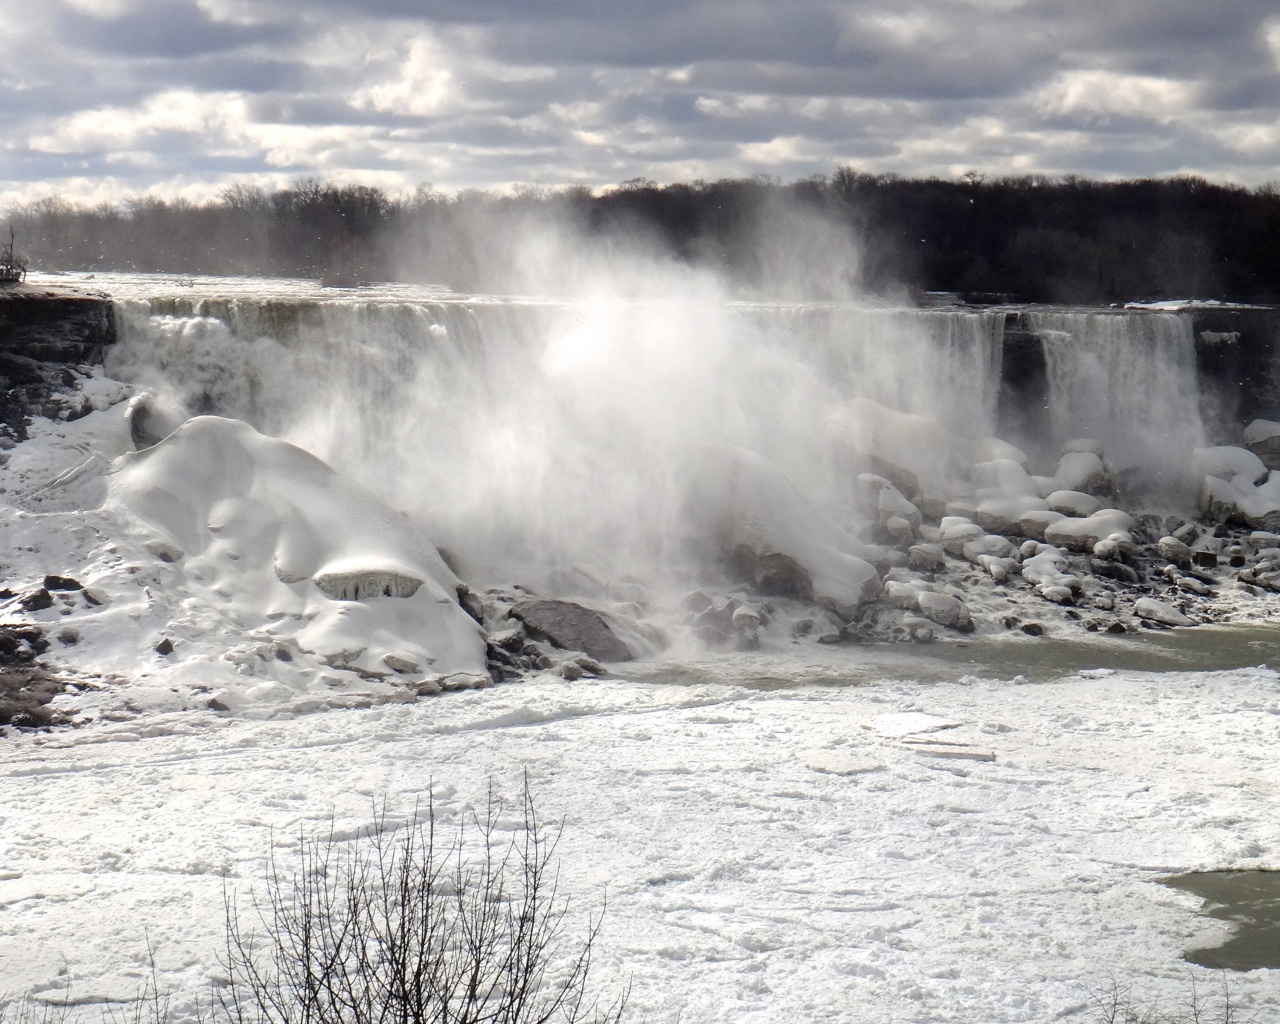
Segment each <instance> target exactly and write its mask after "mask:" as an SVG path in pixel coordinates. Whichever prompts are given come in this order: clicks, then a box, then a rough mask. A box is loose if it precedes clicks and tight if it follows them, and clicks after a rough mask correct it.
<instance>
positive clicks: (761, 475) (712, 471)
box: [686, 447, 880, 620]
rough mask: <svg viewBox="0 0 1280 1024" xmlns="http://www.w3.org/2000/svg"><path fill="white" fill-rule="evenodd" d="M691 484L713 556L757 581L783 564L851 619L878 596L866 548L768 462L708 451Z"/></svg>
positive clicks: (739, 451) (732, 451)
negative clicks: (734, 566) (763, 573)
mask: <svg viewBox="0 0 1280 1024" xmlns="http://www.w3.org/2000/svg"><path fill="white" fill-rule="evenodd" d="M697 463H698V464H697V466H696V467H695V469H694V475H693V477H692V479H691V480H690V481H689V485H688V488H687V491H686V493H687V494H688V499H689V507H688V515H689V518H690V525H691V527H692V529H693V532H694V536H695V539H696V540H700V541H701V542H703V543H708V544H710V546H711V549H712V552H713V557H719V558H721V559H729V560H731V561H733V562H734V563H735V564H737V565H738V566H739V567H740V568H742V569H743V570H744V571H746V572H748V573H750V574H751V575H753V576H755V577H757V580H756V582H758V581H759V580H758V576H759V574H760V573H761V572H767V571H769V570H770V569H771V568H777V567H779V566H783V567H785V568H786V570H787V571H788V572H789V573H790V574H791V575H792V576H793V577H795V580H796V583H797V585H803V584H804V583H805V582H807V583H808V586H809V588H810V589H811V591H812V598H813V600H815V601H817V602H818V603H820V604H822V605H824V606H825V607H827V608H829V609H831V610H832V611H834V612H835V613H836V614H837V615H839V616H841V617H842V618H845V619H846V620H847V619H851V618H853V616H854V615H855V614H856V613H857V610H858V608H859V607H860V606H861V605H863V604H864V603H865V602H867V601H872V600H875V598H876V597H878V596H879V594H880V577H879V574H878V573H877V572H876V570H875V568H874V567H873V566H872V565H871V563H870V562H868V561H867V560H866V559H865V558H863V557H862V556H863V554H864V552H865V550H866V548H865V546H864V545H862V544H860V543H859V542H858V541H857V540H855V539H854V538H853V537H852V536H850V535H849V534H848V533H847V532H846V531H845V530H844V528H843V527H841V526H840V525H839V524H838V523H836V522H835V521H834V520H833V519H831V518H830V517H829V516H827V515H826V514H825V513H823V512H821V511H820V510H819V509H818V508H816V507H815V506H814V505H812V504H810V503H809V502H808V501H807V500H806V499H805V497H804V496H803V495H802V494H801V493H800V492H799V491H798V490H797V489H796V487H795V485H794V484H792V483H791V481H790V480H788V479H787V477H786V476H785V474H783V472H782V471H781V470H780V469H779V468H778V467H777V466H775V465H774V464H773V463H772V462H770V461H769V460H768V459H765V458H763V457H762V456H760V455H757V454H755V453H754V452H750V451H747V450H746V449H744V448H732V447H715V448H712V447H708V448H706V449H704V450H703V452H702V455H701V458H700V459H698V460H697Z"/></svg>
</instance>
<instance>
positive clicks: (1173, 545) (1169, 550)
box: [1156, 537, 1191, 569]
mask: <svg viewBox="0 0 1280 1024" xmlns="http://www.w3.org/2000/svg"><path fill="white" fill-rule="evenodd" d="M1156 548H1157V549H1158V550H1159V552H1160V557H1161V558H1167V559H1168V560H1169V561H1170V562H1172V563H1173V564H1174V565H1176V566H1178V567H1179V568H1183V569H1185V568H1186V567H1187V566H1189V565H1190V564H1191V549H1190V548H1189V547H1187V545H1185V544H1184V543H1182V541H1180V540H1178V538H1177V537H1161V538H1160V539H1159V540H1158V541H1157V542H1156Z"/></svg>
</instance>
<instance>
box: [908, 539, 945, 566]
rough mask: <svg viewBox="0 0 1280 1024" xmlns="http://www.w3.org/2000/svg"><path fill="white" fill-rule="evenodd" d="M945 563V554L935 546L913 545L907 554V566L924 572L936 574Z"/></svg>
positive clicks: (939, 547)
mask: <svg viewBox="0 0 1280 1024" xmlns="http://www.w3.org/2000/svg"><path fill="white" fill-rule="evenodd" d="M946 561H947V559H946V552H944V551H943V550H942V548H941V546H939V545H937V544H913V545H912V546H911V549H910V550H909V551H908V552H907V564H908V565H909V566H911V568H913V569H921V570H923V571H925V572H936V571H937V570H938V569H941V568H942V567H943V566H944V565H945V564H946Z"/></svg>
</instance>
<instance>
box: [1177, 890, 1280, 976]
mask: <svg viewBox="0 0 1280 1024" xmlns="http://www.w3.org/2000/svg"><path fill="white" fill-rule="evenodd" d="M1162 881H1163V883H1164V884H1165V885H1167V886H1170V887H1171V888H1174V889H1180V890H1182V891H1183V892H1189V893H1191V894H1193V895H1195V896H1199V897H1200V898H1201V899H1202V900H1204V901H1205V907H1204V913H1205V914H1207V915H1208V916H1209V917H1212V918H1216V919H1218V920H1220V921H1230V922H1231V923H1232V924H1234V925H1235V928H1234V930H1233V931H1232V933H1231V935H1230V937H1229V938H1228V939H1227V940H1226V941H1225V942H1224V943H1222V944H1221V945H1220V946H1212V947H1205V948H1203V949H1190V950H1187V952H1186V953H1184V954H1183V959H1185V960H1187V961H1189V962H1191V963H1193V964H1199V965H1200V966H1201V967H1212V968H1215V969H1222V970H1228V971H1254V970H1258V969H1259V968H1270V969H1272V970H1275V969H1280V871H1193V872H1190V873H1188V874H1185V875H1174V876H1173V877H1172V878H1165V879H1162Z"/></svg>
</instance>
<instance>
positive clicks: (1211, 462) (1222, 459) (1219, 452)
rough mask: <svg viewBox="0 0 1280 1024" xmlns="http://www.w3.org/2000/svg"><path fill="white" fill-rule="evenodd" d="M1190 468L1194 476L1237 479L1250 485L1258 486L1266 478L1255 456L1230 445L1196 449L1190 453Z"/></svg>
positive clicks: (1260, 462)
mask: <svg viewBox="0 0 1280 1024" xmlns="http://www.w3.org/2000/svg"><path fill="white" fill-rule="evenodd" d="M1191 468H1192V471H1193V472H1194V473H1195V474H1196V476H1201V477H1203V476H1211V477H1216V478H1217V479H1219V480H1229V481H1236V480H1238V479H1239V480H1241V481H1242V482H1245V483H1248V484H1250V485H1256V484H1260V483H1262V482H1263V481H1264V480H1265V479H1266V477H1267V467H1266V465H1265V464H1264V463H1263V461H1262V460H1261V459H1260V458H1258V456H1257V455H1255V454H1254V453H1253V452H1251V451H1249V449H1247V448H1235V447H1232V446H1231V445H1219V446H1218V447H1216V448H1196V449H1195V450H1194V451H1193V452H1192V453H1191Z"/></svg>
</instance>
